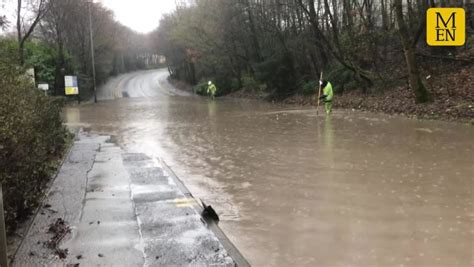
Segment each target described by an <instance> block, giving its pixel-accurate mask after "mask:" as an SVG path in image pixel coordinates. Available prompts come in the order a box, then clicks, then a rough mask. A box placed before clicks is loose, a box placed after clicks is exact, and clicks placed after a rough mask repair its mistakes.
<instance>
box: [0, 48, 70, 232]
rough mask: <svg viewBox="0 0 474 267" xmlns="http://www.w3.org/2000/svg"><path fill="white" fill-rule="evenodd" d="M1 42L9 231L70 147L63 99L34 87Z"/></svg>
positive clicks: (0, 155)
mask: <svg viewBox="0 0 474 267" xmlns="http://www.w3.org/2000/svg"><path fill="white" fill-rule="evenodd" d="M3 52H4V50H3V51H2V47H1V46H0V94H1V97H0V182H1V183H2V184H3V193H4V195H3V198H4V201H5V202H4V205H5V207H4V208H5V217H6V221H7V225H8V229H9V230H10V231H11V230H14V228H15V226H16V223H17V222H18V221H21V220H22V219H25V218H26V217H27V216H28V215H29V214H30V213H31V211H32V210H33V209H34V208H35V207H36V206H37V205H38V201H39V200H40V198H41V196H43V190H44V188H45V186H46V185H47V183H48V181H49V180H50V177H51V175H52V174H53V172H54V171H55V169H56V166H57V162H58V160H59V159H60V158H61V155H62V152H63V151H64V148H65V146H66V140H67V139H66V137H67V130H66V129H65V128H64V126H63V124H62V120H61V116H60V114H61V109H62V105H63V101H62V100H61V99H55V98H49V97H46V96H44V95H43V93H42V92H40V91H39V90H37V89H35V88H34V85H33V84H31V83H30V81H29V80H28V79H27V78H25V77H24V75H22V70H21V68H19V67H18V66H16V65H15V64H12V61H11V59H8V57H7V55H5V53H3Z"/></svg>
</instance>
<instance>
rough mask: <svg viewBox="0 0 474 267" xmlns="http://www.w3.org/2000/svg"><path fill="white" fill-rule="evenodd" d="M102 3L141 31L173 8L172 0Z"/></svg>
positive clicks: (147, 29)
mask: <svg viewBox="0 0 474 267" xmlns="http://www.w3.org/2000/svg"><path fill="white" fill-rule="evenodd" d="M0 1H1V0H0ZM102 3H103V4H104V5H105V6H107V7H108V8H110V9H112V10H113V11H114V13H115V18H116V19H117V20H118V21H120V22H121V23H122V24H124V25H126V26H128V27H130V28H132V29H134V30H136V31H138V32H142V33H147V32H150V31H152V30H154V29H155V28H156V27H158V23H159V21H160V18H161V16H162V15H163V14H166V13H170V12H171V11H173V10H174V9H175V5H174V3H175V1H174V0H102Z"/></svg>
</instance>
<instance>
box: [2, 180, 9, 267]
mask: <svg viewBox="0 0 474 267" xmlns="http://www.w3.org/2000/svg"><path fill="white" fill-rule="evenodd" d="M2 190H3V189H2V184H1V183H0V266H2V267H8V255H7V233H6V231H5V216H4V215H3V191H2Z"/></svg>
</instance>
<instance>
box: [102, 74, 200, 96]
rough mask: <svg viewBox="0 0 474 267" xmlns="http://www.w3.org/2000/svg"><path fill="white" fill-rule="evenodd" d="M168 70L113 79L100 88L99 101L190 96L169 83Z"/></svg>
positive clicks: (120, 76)
mask: <svg viewBox="0 0 474 267" xmlns="http://www.w3.org/2000/svg"><path fill="white" fill-rule="evenodd" d="M168 76H169V73H168V71H167V70H166V69H158V70H146V71H136V72H131V73H126V74H122V75H119V76H117V77H114V78H111V79H110V80H109V81H108V82H107V83H106V84H105V85H103V86H101V87H99V88H98V91H97V98H98V100H102V101H103V100H113V99H119V98H127V97H131V98H139V97H140V98H154V97H160V96H170V95H171V96H173V95H180V96H190V95H191V94H190V93H188V92H184V91H182V90H179V89H176V88H175V87H174V86H172V85H171V84H170V83H169V82H168Z"/></svg>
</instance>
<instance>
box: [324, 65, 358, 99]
mask: <svg viewBox="0 0 474 267" xmlns="http://www.w3.org/2000/svg"><path fill="white" fill-rule="evenodd" d="M324 79H325V80H328V81H330V82H331V84H332V86H333V90H334V93H336V94H342V93H343V92H344V91H350V90H354V89H357V88H360V87H361V86H363V85H362V83H360V82H359V81H357V80H356V79H355V78H354V73H353V72H352V71H350V70H348V69H346V68H344V67H343V66H341V65H338V64H334V65H332V66H331V67H330V68H329V71H328V73H327V74H325V77H324Z"/></svg>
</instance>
